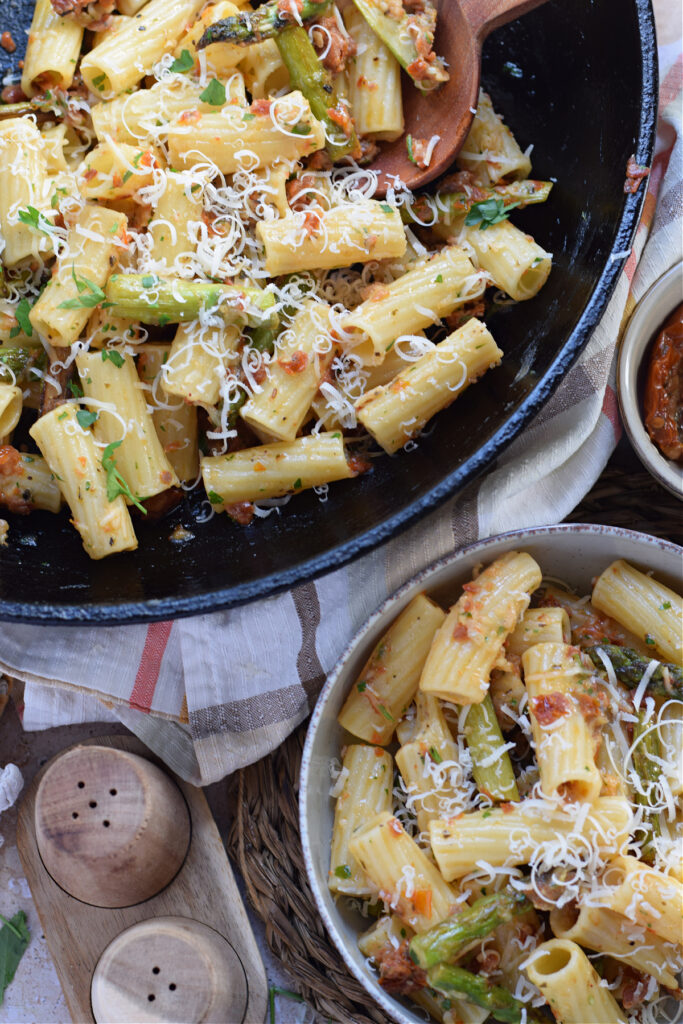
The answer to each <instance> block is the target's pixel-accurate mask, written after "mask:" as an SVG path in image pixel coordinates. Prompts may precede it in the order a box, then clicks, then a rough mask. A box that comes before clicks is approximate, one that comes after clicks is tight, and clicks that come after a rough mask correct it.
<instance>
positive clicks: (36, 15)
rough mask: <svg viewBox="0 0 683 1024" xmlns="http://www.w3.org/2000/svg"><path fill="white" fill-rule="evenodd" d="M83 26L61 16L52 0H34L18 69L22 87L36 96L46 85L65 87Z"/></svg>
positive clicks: (24, 90) (75, 60)
mask: <svg viewBox="0 0 683 1024" xmlns="http://www.w3.org/2000/svg"><path fill="white" fill-rule="evenodd" d="M82 42H83V26H82V25H79V24H78V23H77V22H76V21H74V20H73V18H62V17H60V16H59V15H58V14H57V12H56V11H55V9H54V7H53V6H52V3H51V0H36V2H35V7H34V8H33V20H32V22H31V28H30V29H29V33H28V43H27V45H26V56H25V57H24V67H23V70H22V72H21V91H22V92H23V93H24V95H25V96H35V94H36V93H37V92H43V91H44V90H45V89H53V88H60V89H68V88H69V86H70V85H71V83H72V82H73V79H74V73H75V71H76V64H77V62H78V58H79V56H80V53H81V43H82Z"/></svg>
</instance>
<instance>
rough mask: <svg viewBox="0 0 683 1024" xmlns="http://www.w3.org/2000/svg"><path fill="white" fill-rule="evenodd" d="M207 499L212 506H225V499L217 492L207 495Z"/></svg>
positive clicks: (210, 492)
mask: <svg viewBox="0 0 683 1024" xmlns="http://www.w3.org/2000/svg"><path fill="white" fill-rule="evenodd" d="M207 498H208V499H209V501H210V502H211V504H212V505H222V504H223V499H222V498H221V496H220V494H217V493H216V492H215V491H209V492H208V494H207Z"/></svg>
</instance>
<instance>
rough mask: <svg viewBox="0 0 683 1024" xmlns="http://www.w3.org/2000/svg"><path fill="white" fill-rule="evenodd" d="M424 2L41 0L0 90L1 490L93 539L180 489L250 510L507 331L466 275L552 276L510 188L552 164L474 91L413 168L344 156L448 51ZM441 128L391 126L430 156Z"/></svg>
mask: <svg viewBox="0 0 683 1024" xmlns="http://www.w3.org/2000/svg"><path fill="white" fill-rule="evenodd" d="M299 8H300V9H299ZM435 18H436V14H435V9H434V8H433V6H432V4H431V3H430V2H428V0H424V3H421V4H418V5H415V4H410V3H406V4H405V5H404V4H402V3H396V4H394V5H393V6H392V5H389V7H387V5H382V4H380V3H377V2H375V0H355V6H354V4H348V3H347V4H343V3H340V4H339V6H337V5H336V4H334V3H331V2H330V0H300V2H299V3H298V4H297V5H293V6H292V9H291V10H290V9H289V6H288V5H287V4H283V3H282V2H278V0H271V2H269V3H265V4H262V5H261V6H259V7H257V8H256V10H253V11H252V10H251V8H250V6H249V5H248V4H247V3H244V2H243V0H240V2H236V3H232V2H229V0H218V2H215V3H206V2H205V0H171V2H169V0H37V2H36V5H35V13H34V18H33V25H32V29H31V33H30V35H29V40H28V48H27V53H26V59H25V61H24V68H23V75H22V80H21V90H23V92H22V93H21V94H20V98H21V95H23V96H24V97H28V100H26V101H22V102H19V103H18V105H17V107H16V108H14V107H11V108H5V110H4V112H3V110H2V107H0V115H2V114H3V113H4V114H5V115H7V114H8V113H11V114H13V115H14V116H10V117H7V116H5V117H0V236H1V239H2V242H1V245H2V249H1V250H0V259H1V261H2V277H1V279H0V384H1V385H5V386H7V387H9V388H12V389H13V390H12V392H11V395H12V398H11V402H10V397H9V396H10V392H9V391H6V393H5V397H6V403H7V404H6V408H8V409H9V408H10V407H11V410H12V411H11V415H9V414H8V415H7V416H6V417H5V421H4V422H5V429H3V433H2V446H0V475H3V476H4V477H7V478H8V480H12V481H14V482H15V485H16V487H19V488H20V490H21V494H22V495H23V496H22V497H21V498H16V487H10V486H7V487H2V488H0V504H2V505H3V506H5V507H6V508H8V509H9V510H10V511H14V512H21V513H24V512H28V511H31V510H32V509H34V508H49V509H51V510H53V511H57V510H58V509H59V507H60V505H61V504H62V503H65V504H66V505H67V506H68V508H69V510H70V513H71V521H72V523H73V525H74V526H75V528H76V529H77V530H78V531H79V533H80V535H81V538H82V540H83V544H84V547H85V549H86V551H87V553H88V554H89V555H90V556H91V557H92V558H102V557H104V556H106V555H109V554H113V553H115V552H118V551H124V550H125V551H130V550H134V549H135V548H136V546H137V538H136V535H135V526H134V523H135V517H140V516H143V517H148V518H154V517H158V516H160V515H163V514H164V513H165V512H167V511H169V510H171V509H173V508H175V507H176V506H178V504H179V503H181V502H182V499H183V494H184V492H186V491H190V490H193V489H202V488H203V491H204V493H205V495H206V501H205V509H204V512H203V513H202V515H203V517H204V518H208V517H209V516H212V515H213V514H214V513H216V512H227V513H228V515H229V516H231V517H232V518H233V519H234V520H236V521H237V522H239V523H242V524H248V523H249V522H250V521H251V520H252V517H253V516H254V515H257V516H263V515H267V514H268V513H269V512H270V511H271V510H272V509H273V508H274V507H278V506H279V505H281V504H283V503H284V502H286V501H287V500H289V498H290V496H292V495H295V494H296V493H297V492H298V491H301V490H306V489H309V488H313V489H315V490H316V492H317V493H318V494H319V496H320V498H321V500H324V499H325V497H326V495H327V491H328V488H329V486H330V485H331V484H333V483H335V482H336V481H338V480H342V479H348V478H352V477H355V476H357V475H359V474H361V473H364V472H366V471H368V470H370V468H371V459H370V457H369V456H374V455H376V454H379V452H378V449H380V450H383V451H385V452H387V453H388V454H394V453H396V452H398V451H399V450H400V449H402V448H406V449H407V450H408V451H410V450H411V449H412V448H413V447H415V440H416V439H418V438H419V435H420V433H421V432H422V430H423V429H424V427H425V425H426V424H427V423H428V422H429V421H430V420H431V419H432V418H433V417H434V416H435V415H436V414H437V413H439V412H440V411H441V410H443V409H445V408H446V407H447V406H449V405H450V404H451V403H452V402H453V401H455V400H456V399H457V397H458V396H459V395H460V394H461V393H462V392H463V391H464V390H465V389H466V388H468V387H469V386H470V385H472V384H473V383H474V382H475V381H476V380H478V379H479V378H480V377H481V376H482V375H484V374H486V373H489V372H490V371H491V370H492V369H493V368H494V367H496V366H497V365H498V364H499V363H500V361H501V359H504V358H505V356H504V352H503V351H502V350H501V347H500V346H499V345H498V343H497V342H496V340H495V338H494V337H493V336H492V334H491V333H490V331H489V330H488V328H487V326H486V323H485V322H484V321H485V313H486V308H487V301H488V300H487V298H486V296H487V294H488V295H489V296H490V295H491V294H493V292H492V291H487V290H488V289H496V290H497V293H499V292H502V293H505V295H506V296H507V298H506V299H505V300H504V301H526V300H528V299H530V298H532V297H533V296H534V295H536V294H537V293H538V291H539V289H540V288H541V287H542V286H543V284H544V283H545V281H546V279H547V277H548V274H549V273H550V269H551V262H552V257H551V255H550V254H549V253H547V252H546V251H545V250H544V249H543V248H542V247H541V246H540V245H539V244H537V243H536V242H535V241H534V240H533V239H532V238H531V237H530V236H529V235H526V234H524V233H523V232H522V231H520V230H519V229H518V228H516V227H514V226H513V225H512V224H511V223H510V221H509V220H508V214H509V212H510V210H512V209H513V208H515V207H519V206H524V205H527V204H529V203H538V202H543V201H545V200H546V199H547V198H548V195H549V192H550V188H551V185H550V183H549V182H538V181H533V180H531V179H530V177H529V176H530V173H531V162H530V159H529V156H528V153H524V152H523V151H522V150H521V148H520V146H519V145H518V144H517V142H516V140H515V139H514V137H513V135H512V133H511V132H510V131H509V129H508V128H507V127H506V126H505V125H504V124H503V122H502V120H501V119H500V117H499V116H498V115H497V114H496V113H495V111H494V110H493V107H492V105H491V101H490V99H489V97H488V96H487V95H486V94H485V93H482V94H481V97H480V102H479V106H478V110H477V113H476V116H475V118H474V122H473V125H472V130H471V132H470V135H469V137H468V140H467V142H466V144H465V148H464V150H463V153H462V155H461V157H460V160H459V164H458V168H459V169H458V171H457V173H455V174H453V175H451V176H450V177H449V178H447V179H444V180H442V182H441V183H440V185H439V186H438V187H437V189H436V190H435V191H434V193H433V194H432V195H421V196H414V195H412V194H411V193H410V192H409V191H408V190H407V189H406V188H405V187H404V186H403V185H402V183H401V182H400V180H398V179H397V180H395V182H394V184H393V186H391V187H390V188H389V190H388V193H387V196H386V199H382V200H380V199H377V198H374V192H375V187H376V183H377V178H376V175H375V173H374V172H373V171H372V170H371V169H369V168H367V167H366V166H365V165H366V164H367V163H368V162H371V161H372V159H373V156H374V154H375V153H376V152H377V147H381V146H382V143H383V142H384V141H387V140H388V141H391V140H395V139H397V138H398V137H399V136H401V134H402V133H403V130H404V119H403V102H402V89H405V88H411V89H412V88H419V89H420V90H422V91H424V92H428V91H429V90H431V89H436V88H438V87H439V85H440V84H441V83H442V82H444V81H445V80H446V79H447V78H448V71H447V69H446V67H445V65H444V64H443V62H442V61H441V59H440V58H439V57H438V55H436V54H435V53H434V52H433V50H432V44H431V40H432V39H433V32H434V24H435ZM86 29H88V30H89V32H88V33H87V34H84V33H85V30H86ZM401 68H405V70H406V72H407V74H408V76H409V84H408V85H405V84H403V85H402V82H401V70H400V69H401ZM14 98H16V93H15V96H14ZM439 142H440V140H439V138H438V136H434V137H433V138H432V139H417V138H413V137H411V136H410V135H409V136H407V137H406V147H407V151H408V153H409V154H410V156H411V159H413V160H414V162H415V163H418V164H419V165H420V166H423V167H424V166H428V164H429V162H430V160H431V158H432V157H433V155H434V152H435V151H436V150H437V147H438V145H439ZM148 353H149V357H148ZM159 353H163V354H162V355H159ZM152 368H154V372H153V373H152ZM62 407H63V408H62ZM17 413H18V415H16V414H17ZM32 420H35V422H33V424H32V425H31V421H32ZM24 448H27V449H31V448H33V452H34V454H33V456H32V457H33V458H34V459H36V460H37V459H40V460H41V461H40V463H39V464H40V466H41V467H42V473H43V474H44V472H45V469H47V470H48V471H49V473H51V480H50V483H51V484H53V485H54V486H52V487H51V489H50V497H49V500H47V501H46V500H45V495H44V494H43V490H44V488H43V487H42V484H41V487H40V488H37V489H36V488H33V487H32V486H29V480H28V474H27V472H26V465H25V461H24V455H23V449H24ZM36 464H38V463H36ZM22 477H25V480H24V483H25V486H23V488H22V487H21V480H22ZM42 479H43V477H42V475H41V481H42ZM55 488H56V490H55ZM55 493H57V494H58V495H59V500H55ZM131 513H132V517H131Z"/></svg>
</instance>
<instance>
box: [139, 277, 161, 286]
mask: <svg viewBox="0 0 683 1024" xmlns="http://www.w3.org/2000/svg"><path fill="white" fill-rule="evenodd" d="M140 284H141V285H142V287H143V288H154V287H155V285H156V284H158V278H157V276H156V274H145V276H144V277H143V278H142V280H141V281H140Z"/></svg>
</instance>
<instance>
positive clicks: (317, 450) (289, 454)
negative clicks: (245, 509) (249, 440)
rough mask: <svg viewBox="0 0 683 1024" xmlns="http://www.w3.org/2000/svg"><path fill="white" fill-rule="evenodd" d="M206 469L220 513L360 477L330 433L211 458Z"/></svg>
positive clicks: (208, 489) (338, 440)
mask: <svg viewBox="0 0 683 1024" xmlns="http://www.w3.org/2000/svg"><path fill="white" fill-rule="evenodd" d="M201 469H202V476H203V478H204V487H205V488H206V492H207V494H208V495H209V501H211V503H212V504H213V507H214V510H215V511H216V512H223V511H225V506H226V505H234V504H235V503H237V502H242V501H262V500H263V499H264V498H279V497H281V496H282V495H283V494H288V493H295V492H297V491H301V490H306V489H307V488H309V487H321V486H322V485H323V484H327V483H331V482H332V481H333V480H347V479H349V478H350V477H352V476H356V471H355V470H354V469H353V467H352V465H351V464H350V463H349V462H348V461H347V458H346V452H345V450H344V442H343V440H342V437H341V434H330V433H320V434H310V435H308V436H306V437H298V438H296V440H294V441H281V442H280V443H279V444H271V445H263V446H261V447H258V448H245V449H243V450H242V451H238V452H232V453H231V454H229V455H215V456H208V457H205V458H203V459H202V460H201Z"/></svg>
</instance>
